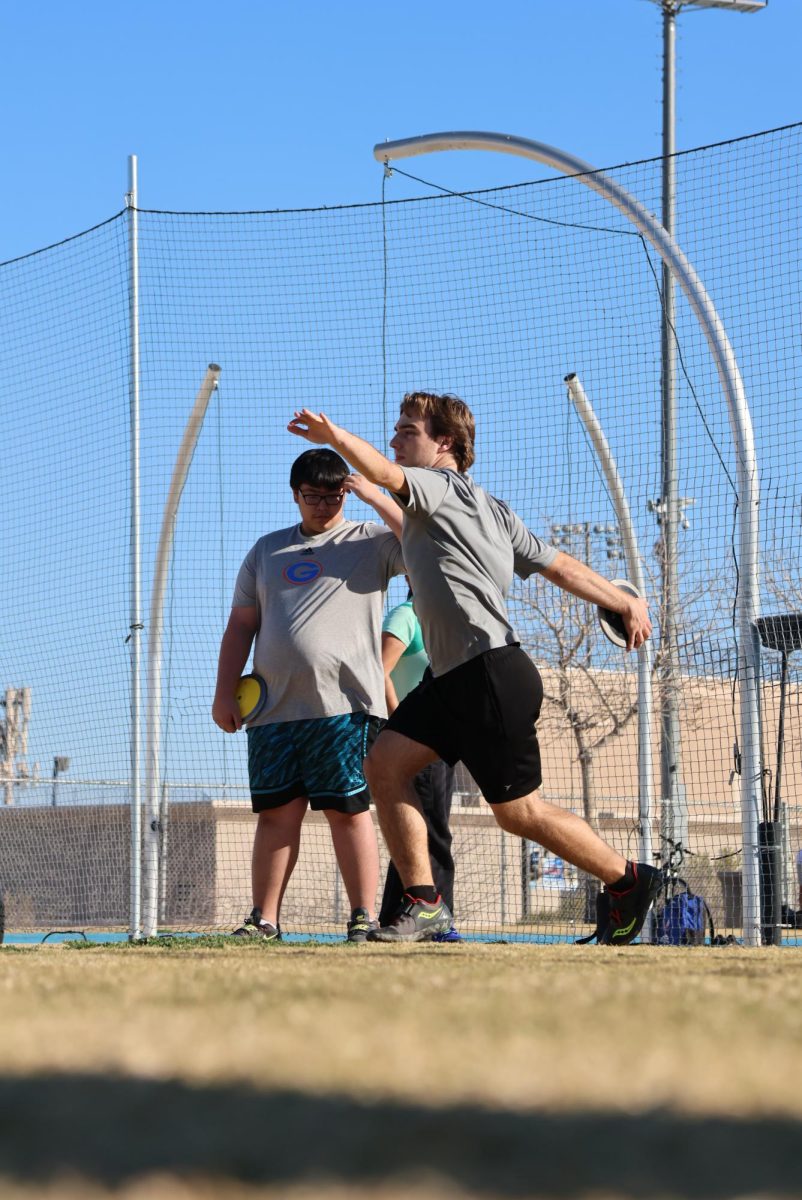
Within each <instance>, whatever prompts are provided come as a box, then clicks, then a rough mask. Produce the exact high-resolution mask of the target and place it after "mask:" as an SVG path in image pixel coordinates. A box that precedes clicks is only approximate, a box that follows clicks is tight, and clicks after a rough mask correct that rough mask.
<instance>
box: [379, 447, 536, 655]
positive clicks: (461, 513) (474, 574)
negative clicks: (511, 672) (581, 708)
mask: <svg viewBox="0 0 802 1200" xmlns="http://www.w3.org/2000/svg"><path fill="white" fill-rule="evenodd" d="M402 470H403V472H404V476H405V478H406V481H407V484H408V485H409V492H410V495H409V500H408V501H407V502H403V501H401V500H400V499H399V498H398V497H396V500H397V502H398V503H399V505H400V506H401V508H402V509H403V511H404V528H403V532H402V538H401V541H402V546H403V551H404V562H405V563H406V567H407V575H408V576H409V579H410V582H411V584H412V589H413V591H414V593H415V612H416V613H417V614H418V618H419V620H420V623H421V627H422V629H423V640H424V642H425V644H426V650H427V652H428V654H429V658H430V660H431V664H432V671H433V673H434V674H435V675H444V674H445V672H446V671H451V670H453V668H454V667H458V666H459V665H460V664H461V663H464V662H467V660H468V659H469V658H475V657H476V655H478V654H484V652H485V651H486V650H495V649H497V648H498V647H499V646H509V645H511V644H512V643H514V642H517V641H519V640H520V639H519V637H518V635H517V634H516V632H515V630H514V629H513V627H512V625H511V624H510V621H509V618H508V616H507V606H506V603H505V601H506V596H507V593H508V592H509V590H510V587H511V585H512V577H513V573H515V574H517V575H520V576H521V578H523V579H526V578H527V577H528V576H529V575H531V574H532V572H533V571H542V570H543V569H544V568H545V567H548V566H550V565H551V564H552V563H553V562H554V559H555V558H556V556H557V551H556V550H555V549H554V547H553V546H549V545H547V544H546V543H545V542H543V541H541V539H540V538H538V537H535V535H534V534H533V533H531V532H530V531H529V530H528V529H527V527H526V526H525V525H524V523H523V521H522V520H521V519H520V517H518V516H516V515H515V513H514V512H513V511H512V509H511V508H509V507H508V505H506V504H505V503H504V502H503V500H497V499H496V498H495V496H491V495H489V493H488V492H486V491H485V490H484V488H481V487H477V486H476V484H475V483H474V482H473V480H472V479H471V478H470V476H468V475H463V474H461V473H460V472H459V471H449V470H437V469H433V468H429V467H403V468H402Z"/></svg>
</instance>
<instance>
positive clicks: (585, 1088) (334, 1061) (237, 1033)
mask: <svg viewBox="0 0 802 1200" xmlns="http://www.w3.org/2000/svg"><path fill="white" fill-rule="evenodd" d="M801 982H802V958H801V957H800V956H799V954H798V953H796V952H794V951H781V950H773V949H766V950H744V949H741V948H736V947H732V948H722V949H714V950H710V949H701V948H700V949H653V948H650V947H633V948H629V949H628V950H624V951H613V950H609V949H607V948H602V949H598V948H584V947H583V948H580V947H573V946H544V947H533V946H512V945H511V946H501V945H470V946H466V945H462V946H451V947H450V946H421V947H400V948H396V947H386V946H361V947H348V946H345V945H341V946H337V945H334V946H266V945H262V944H259V945H253V944H251V943H248V944H246V945H241V944H235V945H232V944H230V943H228V944H226V943H224V942H223V940H222V939H220V940H215V939H208V940H206V941H202V942H200V943H197V942H196V943H191V942H175V943H166V944H161V945H156V946H143V947H129V946H126V945H121V946H116V947H100V946H92V947H86V948H83V949H78V948H74V947H72V946H56V947H47V946H45V947H37V948H26V949H14V948H12V947H5V948H4V949H3V950H2V952H0V1030H2V1037H1V1038H0V1055H1V1056H2V1072H0V1195H2V1197H3V1200H6V1198H13V1200H17V1198H19V1197H31V1196H48V1197H49V1196H63V1197H69V1198H70V1200H72V1198H73V1197H76V1198H77V1197H95V1196H104V1197H105V1196H112V1195H114V1196H123V1197H165V1198H168V1200H183V1198H184V1197H190V1196H193V1197H194V1196H201V1197H207V1196H208V1197H222V1198H229V1197H231V1198H233V1197H238V1198H239V1197H250V1196H256V1195H259V1196H270V1197H274V1196H275V1197H288V1198H291V1200H307V1198H311V1197H315V1198H316V1200H317V1198H321V1200H335V1198H336V1200H341V1198H344V1197H354V1198H357V1200H361V1198H363V1197H379V1198H381V1200H396V1198H400V1197H403V1198H404V1200H434V1198H435V1197H437V1198H438V1200H439V1198H445V1200H451V1198H452V1197H482V1198H487V1200H489V1198H493V1197H504V1198H520V1197H526V1196H544V1197H545V1196H548V1197H593V1198H594V1200H601V1198H604V1197H633V1198H638V1200H640V1198H647V1197H648V1198H651V1197H654V1198H655V1200H657V1198H658V1197H659V1198H663V1197H671V1196H677V1197H688V1198H697V1197H698V1198H699V1200H702V1198H705V1197H711V1198H716V1197H730V1196H743V1197H747V1196H749V1197H754V1196H760V1197H786V1196H802V1053H800V1051H802V989H801V988H800V983H801Z"/></svg>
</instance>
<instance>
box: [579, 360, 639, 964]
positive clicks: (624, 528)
mask: <svg viewBox="0 0 802 1200" xmlns="http://www.w3.org/2000/svg"><path fill="white" fill-rule="evenodd" d="M565 384H566V387H567V388H568V395H569V397H570V399H571V400H572V401H573V404H574V407H575V408H576V411H577V412H578V413H579V416H580V418H581V420H582V422H583V424H584V426H585V428H586V429H587V431H588V436H589V437H590V440H591V441H592V442H593V447H594V449H595V451H596V454H597V456H598V459H599V463H600V464H601V468H602V470H603V472H604V478H605V479H606V480H607V487H608V488H609V490H610V496H611V499H612V502H613V508H614V509H615V515H616V520H617V521H618V528H619V529H620V530H621V540H622V542H623V546H624V556H625V558H626V564H627V576H628V578H629V579H631V580H632V582H633V583H634V584H635V587H636V588H637V589H638V591H639V592H640V594H641V595H642V596H645V595H646V581H645V579H644V575H643V559H642V558H641V553H640V547H639V546H638V537H637V534H636V533H635V526H634V524H633V523H632V514H631V512H630V508H629V501H628V500H627V497H626V492H625V491H624V484H623V481H622V479H621V476H620V474H619V472H618V466H617V464H616V461H615V458H614V457H613V452H612V450H611V449H610V443H609V442H608V441H607V438H606V436H605V433H604V430H603V429H602V427H601V423H600V421H599V418H598V417H597V416H596V413H595V412H594V410H593V406H592V404H591V403H590V401H589V400H588V398H587V395H586V394H585V389H584V388H583V386H582V383H581V381H580V379H579V376H578V375H576V374H571V375H566V377H565ZM652 791H653V787H652V647H651V643H650V642H644V643H643V645H642V646H641V647H640V649H639V650H638V830H639V840H638V857H639V860H640V861H641V862H648V863H650V862H651V861H652V826H651V820H652ZM641 940H643V939H641Z"/></svg>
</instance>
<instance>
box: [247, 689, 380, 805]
mask: <svg viewBox="0 0 802 1200" xmlns="http://www.w3.org/2000/svg"><path fill="white" fill-rule="evenodd" d="M382 723H383V722H382V721H381V720H380V719H379V718H378V717H371V716H368V714H367V713H361V712H360V713H345V714H343V715H342V716H336V717H319V718H316V719H315V720H311V721H282V722H281V723H279V724H277V725H257V726H256V727H255V728H253V729H249V730H248V776H249V782H250V787H251V804H252V806H253V811H254V812H262V811H263V810H264V809H267V808H280V807H281V806H282V805H283V804H289V802H290V801H291V800H296V799H297V798H298V797H300V796H305V797H306V798H307V799H308V800H309V804H310V807H311V808H313V809H324V808H333V809H335V810H336V811H337V812H342V813H360V812H366V811H367V810H368V808H369V807H370V795H369V794H368V789H367V784H366V783H365V776H364V774H363V771H362V763H363V762H364V759H365V755H366V754H367V752H368V750H369V749H370V747H371V745H372V744H373V741H374V739H375V737H376V734H377V733H378V731H379V728H380V726H381V725H382Z"/></svg>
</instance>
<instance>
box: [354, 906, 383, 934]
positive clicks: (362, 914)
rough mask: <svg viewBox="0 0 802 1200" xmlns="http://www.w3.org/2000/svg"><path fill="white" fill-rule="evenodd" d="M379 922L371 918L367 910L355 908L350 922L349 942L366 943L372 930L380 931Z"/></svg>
mask: <svg viewBox="0 0 802 1200" xmlns="http://www.w3.org/2000/svg"><path fill="white" fill-rule="evenodd" d="M378 928H379V922H378V921H377V920H375V919H372V918H371V915H370V913H369V912H368V910H367V909H366V908H355V909H354V911H353V912H352V913H351V920H350V921H349V922H348V941H349V942H366V941H367V940H368V934H369V933H370V931H371V929H378Z"/></svg>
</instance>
